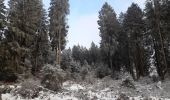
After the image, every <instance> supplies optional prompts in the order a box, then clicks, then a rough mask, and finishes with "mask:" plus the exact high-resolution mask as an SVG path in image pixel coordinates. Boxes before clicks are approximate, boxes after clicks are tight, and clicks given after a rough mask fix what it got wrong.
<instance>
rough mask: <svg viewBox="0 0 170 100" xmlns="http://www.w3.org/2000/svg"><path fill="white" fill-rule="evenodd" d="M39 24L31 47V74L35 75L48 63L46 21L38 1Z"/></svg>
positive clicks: (43, 10)
mask: <svg viewBox="0 0 170 100" xmlns="http://www.w3.org/2000/svg"><path fill="white" fill-rule="evenodd" d="M38 3H39V8H37V9H39V10H38V11H39V13H40V16H39V23H38V27H37V32H36V34H35V35H34V40H35V42H34V44H33V46H32V62H33V63H34V65H33V68H32V72H33V73H35V72H36V71H39V70H40V69H41V66H43V65H44V64H46V63H47V62H48V55H49V48H50V47H49V43H48V42H49V41H48V27H47V25H48V21H47V14H46V11H45V9H43V4H42V1H39V2H38Z"/></svg>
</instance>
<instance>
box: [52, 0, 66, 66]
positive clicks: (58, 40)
mask: <svg viewBox="0 0 170 100" xmlns="http://www.w3.org/2000/svg"><path fill="white" fill-rule="evenodd" d="M50 5H51V6H50V11H49V17H50V27H49V34H50V39H51V41H52V42H51V45H52V48H53V49H55V50H56V63H57V64H58V65H60V61H61V51H62V50H63V49H64V47H65V43H66V35H67V32H68V30H67V29H68V25H67V17H66V16H67V15H68V14H69V1H68V0H51V3H50Z"/></svg>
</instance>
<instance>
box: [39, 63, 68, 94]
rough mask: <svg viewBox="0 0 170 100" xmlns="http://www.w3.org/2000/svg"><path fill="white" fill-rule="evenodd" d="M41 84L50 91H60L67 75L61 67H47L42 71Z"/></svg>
mask: <svg viewBox="0 0 170 100" xmlns="http://www.w3.org/2000/svg"><path fill="white" fill-rule="evenodd" d="M42 75H43V78H42V81H41V84H42V85H43V86H44V87H45V88H48V89H50V90H53V91H58V90H60V89H61V86H62V83H63V82H64V80H65V78H66V76H67V74H66V73H65V72H64V71H63V70H62V69H60V67H59V66H52V65H49V64H47V65H45V66H44V67H43V70H42Z"/></svg>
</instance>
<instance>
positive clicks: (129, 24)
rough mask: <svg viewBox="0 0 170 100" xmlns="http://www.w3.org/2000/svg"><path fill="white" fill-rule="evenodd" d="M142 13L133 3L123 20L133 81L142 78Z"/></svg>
mask: <svg viewBox="0 0 170 100" xmlns="http://www.w3.org/2000/svg"><path fill="white" fill-rule="evenodd" d="M134 16H135V17H134ZM142 18H143V12H142V10H141V9H140V8H139V6H138V5H137V4H135V3H132V5H131V6H130V7H129V8H128V10H127V12H126V16H125V19H124V27H125V31H126V32H127V33H128V42H129V43H128V45H129V46H128V47H129V59H130V66H131V68H130V72H131V74H132V76H133V78H134V79H138V78H139V77H140V76H141V75H142V76H144V64H143V55H144V54H143V46H142V45H143V43H142V39H143V38H142V37H143V30H144V21H143V20H142Z"/></svg>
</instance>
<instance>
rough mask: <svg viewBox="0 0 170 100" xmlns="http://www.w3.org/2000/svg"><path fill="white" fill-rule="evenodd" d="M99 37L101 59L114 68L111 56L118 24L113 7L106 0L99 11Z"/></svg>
mask: <svg viewBox="0 0 170 100" xmlns="http://www.w3.org/2000/svg"><path fill="white" fill-rule="evenodd" d="M98 25H99V30H100V37H101V43H100V48H101V51H102V52H101V53H102V54H103V60H104V62H105V63H107V64H108V66H109V67H110V68H111V69H112V70H114V67H113V62H112V57H113V56H114V53H115V51H116V49H117V44H118V43H117V33H118V28H119V24H118V21H117V18H116V13H115V12H114V10H113V8H112V7H111V6H110V5H109V4H108V3H107V2H106V3H105V4H104V5H103V7H102V8H101V10H100V11H99V20H98Z"/></svg>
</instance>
